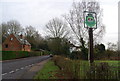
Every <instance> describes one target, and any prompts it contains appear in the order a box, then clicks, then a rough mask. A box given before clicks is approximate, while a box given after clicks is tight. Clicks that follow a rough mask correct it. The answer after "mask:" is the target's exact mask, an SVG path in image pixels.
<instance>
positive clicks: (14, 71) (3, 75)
mask: <svg viewBox="0 0 120 81" xmlns="http://www.w3.org/2000/svg"><path fill="white" fill-rule="evenodd" d="M33 65H34V64H31V65H28V66H25V67H21V68H20V69H24V68H27V67H29V66H33ZM20 69H16V70H15V71H18V70H20ZM15 71H10V72H8V73H10V74H11V73H14V72H15ZM8 73H3V74H2V76H4V75H6V74H8Z"/></svg>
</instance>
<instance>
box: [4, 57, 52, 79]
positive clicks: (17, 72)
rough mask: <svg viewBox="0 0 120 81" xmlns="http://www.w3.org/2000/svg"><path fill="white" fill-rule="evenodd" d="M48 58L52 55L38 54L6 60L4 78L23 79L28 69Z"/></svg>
mask: <svg viewBox="0 0 120 81" xmlns="http://www.w3.org/2000/svg"><path fill="white" fill-rule="evenodd" d="M48 58H50V57H49V56H38V57H28V58H22V59H17V60H10V61H4V62H2V79H22V76H23V75H24V74H25V72H26V71H27V70H28V69H30V68H31V67H32V66H34V65H35V64H36V63H40V62H42V61H43V60H46V59H48Z"/></svg>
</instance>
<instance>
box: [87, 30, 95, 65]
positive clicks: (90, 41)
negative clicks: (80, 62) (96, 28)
mask: <svg viewBox="0 0 120 81" xmlns="http://www.w3.org/2000/svg"><path fill="white" fill-rule="evenodd" d="M88 60H89V61H90V64H92V63H93V62H94V57H93V29H92V28H89V54H88Z"/></svg>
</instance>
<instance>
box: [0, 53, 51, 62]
mask: <svg viewBox="0 0 120 81" xmlns="http://www.w3.org/2000/svg"><path fill="white" fill-rule="evenodd" d="M47 54H49V53H48V52H41V51H32V52H28V51H2V60H11V59H17V58H24V57H32V56H41V55H47Z"/></svg>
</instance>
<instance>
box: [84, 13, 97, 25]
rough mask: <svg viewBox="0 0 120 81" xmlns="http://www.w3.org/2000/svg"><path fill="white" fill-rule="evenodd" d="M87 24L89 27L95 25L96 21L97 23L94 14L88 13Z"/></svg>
mask: <svg viewBox="0 0 120 81" xmlns="http://www.w3.org/2000/svg"><path fill="white" fill-rule="evenodd" d="M85 23H86V25H87V26H89V27H93V26H94V25H95V24H96V23H95V19H94V17H93V16H92V14H88V16H86V21H85Z"/></svg>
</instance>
